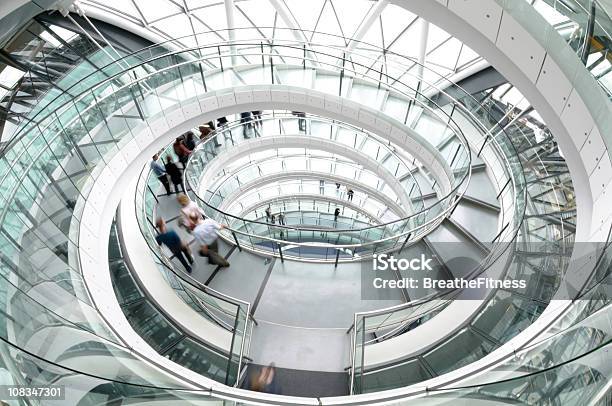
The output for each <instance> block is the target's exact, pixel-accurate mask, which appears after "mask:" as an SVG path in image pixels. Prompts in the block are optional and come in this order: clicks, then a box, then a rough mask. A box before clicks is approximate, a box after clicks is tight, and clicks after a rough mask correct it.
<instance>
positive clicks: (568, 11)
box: [533, 0, 612, 98]
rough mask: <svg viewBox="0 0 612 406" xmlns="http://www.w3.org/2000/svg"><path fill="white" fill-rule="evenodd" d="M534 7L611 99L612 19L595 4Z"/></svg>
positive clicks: (574, 1)
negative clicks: (561, 37)
mask: <svg viewBox="0 0 612 406" xmlns="http://www.w3.org/2000/svg"><path fill="white" fill-rule="evenodd" d="M533 7H534V8H535V9H536V10H537V11H538V12H539V13H540V14H541V15H542V17H544V18H545V19H546V21H548V22H549V23H550V25H552V26H553V28H555V29H556V30H557V32H558V33H559V34H560V35H561V36H563V37H564V38H565V39H566V40H567V42H568V44H569V46H570V47H572V49H573V50H574V51H575V52H576V54H577V55H578V57H579V58H580V60H581V61H582V63H584V65H585V66H586V67H587V69H588V70H589V71H590V72H591V74H592V75H593V76H594V77H595V79H596V80H597V81H598V82H599V84H600V85H601V87H602V88H603V89H604V90H605V91H606V92H607V93H608V97H609V98H612V69H611V67H612V57H611V56H610V51H612V18H610V14H609V13H610V11H611V10H610V9H609V8H608V9H606V7H604V6H603V5H602V3H601V2H600V1H598V0H592V1H586V0H563V1H560V0H536V1H535V2H533Z"/></svg>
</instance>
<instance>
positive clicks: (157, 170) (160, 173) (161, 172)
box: [151, 154, 170, 195]
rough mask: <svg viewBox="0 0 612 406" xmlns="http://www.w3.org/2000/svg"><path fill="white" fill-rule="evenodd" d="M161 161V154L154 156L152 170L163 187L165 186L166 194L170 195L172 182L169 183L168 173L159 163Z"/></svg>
mask: <svg viewBox="0 0 612 406" xmlns="http://www.w3.org/2000/svg"><path fill="white" fill-rule="evenodd" d="M158 159H159V154H155V155H153V160H152V161H151V170H152V171H153V173H154V174H155V176H157V179H158V180H159V181H160V183H161V184H162V185H164V189H166V194H167V195H169V194H170V182H169V181H168V173H167V172H166V169H165V168H164V167H163V166H162V164H160V163H159V162H157V160H158Z"/></svg>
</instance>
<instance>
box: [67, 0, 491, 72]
mask: <svg viewBox="0 0 612 406" xmlns="http://www.w3.org/2000/svg"><path fill="white" fill-rule="evenodd" d="M226 2H227V3H228V4H230V5H231V4H233V11H234V12H233V15H234V17H233V20H234V23H233V24H234V27H235V28H251V30H248V35H249V36H250V37H251V38H249V39H254V38H252V37H253V35H254V32H256V33H257V34H256V35H258V36H260V38H261V39H267V40H272V41H273V40H274V39H278V38H279V36H284V37H285V38H286V36H287V31H283V30H282V29H283V28H291V29H297V30H299V31H301V32H302V34H303V37H302V38H303V39H305V40H307V41H308V42H311V43H313V44H317V43H319V44H324V45H334V46H339V47H347V49H353V50H354V52H356V53H358V52H359V46H357V47H355V44H350V43H351V39H352V38H356V39H358V40H360V41H363V42H365V43H369V44H372V45H375V46H377V47H379V48H382V49H385V50H387V51H392V52H395V53H398V54H400V55H404V56H407V57H411V58H415V59H417V58H418V57H419V55H418V53H419V48H420V46H419V44H420V43H421V42H422V41H425V42H426V44H427V46H426V59H425V63H426V65H427V66H428V68H430V69H431V70H433V71H435V72H437V73H438V74H440V75H443V76H450V75H452V74H454V73H457V72H460V71H462V70H464V69H466V68H468V67H470V66H472V65H474V64H475V63H481V64H482V65H483V66H484V64H486V62H484V61H483V60H482V58H480V57H479V56H478V54H476V53H475V52H474V51H472V50H471V49H470V48H469V47H467V46H466V45H464V44H463V43H461V42H460V41H459V40H457V39H456V38H454V37H452V36H451V35H449V34H448V33H446V32H445V31H443V30H442V29H440V28H438V27H436V26H434V25H432V24H430V26H429V30H428V34H427V35H425V36H423V34H422V32H423V30H422V29H421V22H422V20H421V19H420V18H419V17H418V16H416V15H414V14H412V13H410V12H409V11H407V10H405V9H403V8H401V7H399V6H396V5H394V4H389V3H388V2H386V1H385V2H379V1H374V0H233V1H232V0H226V1H222V0H221V1H220V0H81V1H79V2H78V4H79V6H80V7H81V8H82V9H83V10H84V11H85V12H86V13H88V14H90V15H93V16H97V17H103V18H104V19H105V20H107V21H116V22H117V23H122V25H123V26H125V25H126V24H127V25H128V26H129V25H130V24H134V25H135V27H138V28H140V29H144V30H145V31H144V32H145V33H146V32H148V33H149V34H150V38H149V39H154V40H155V41H156V42H161V41H163V40H171V39H176V38H183V37H184V38H183V39H182V40H181V41H180V45H181V46H183V47H194V46H197V45H198V43H199V44H200V45H203V43H205V42H209V43H211V42H219V41H225V40H228V39H229V38H228V32H227V31H225V30H226V29H227V28H228V27H229V25H228V18H227V13H226V4H225V3H226ZM253 27H257V30H252V28H253ZM203 32H208V33H207V34H204V35H198V36H197V42H196V38H195V37H194V34H200V33H203ZM319 33H324V34H332V35H336V36H337V38H335V37H330V36H328V35H323V34H319ZM423 37H424V38H423ZM236 38H237V39H240V32H239V31H238V32H237V33H236ZM406 69H407V70H408V71H410V70H411V69H414V70H416V69H417V67H416V66H412V67H410V66H407V67H406Z"/></svg>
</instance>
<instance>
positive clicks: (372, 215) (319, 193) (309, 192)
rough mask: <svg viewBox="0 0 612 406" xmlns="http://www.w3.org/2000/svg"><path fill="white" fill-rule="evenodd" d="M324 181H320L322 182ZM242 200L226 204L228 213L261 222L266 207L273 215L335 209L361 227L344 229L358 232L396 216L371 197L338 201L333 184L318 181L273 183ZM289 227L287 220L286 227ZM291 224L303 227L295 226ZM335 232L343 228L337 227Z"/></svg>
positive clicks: (336, 191)
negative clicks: (361, 228)
mask: <svg viewBox="0 0 612 406" xmlns="http://www.w3.org/2000/svg"><path fill="white" fill-rule="evenodd" d="M323 182H324V181H323ZM243 196H244V199H241V201H239V202H238V201H237V202H233V203H232V202H230V203H229V204H228V205H227V206H228V210H229V211H232V212H235V213H236V215H237V216H239V217H242V218H246V219H248V220H256V221H259V222H261V219H264V220H263V221H265V217H266V216H265V210H266V208H267V207H270V211H271V212H272V214H273V215H275V216H276V215H278V214H279V213H283V214H285V213H287V212H290V213H299V212H300V211H301V210H304V211H311V212H315V213H320V214H323V215H329V216H332V217H333V213H334V210H335V209H336V207H338V208H340V209H341V214H340V216H341V217H343V218H345V219H353V220H356V221H358V222H360V223H362V225H361V226H352V227H346V229H349V230H358V229H359V227H363V228H365V227H369V226H370V225H373V224H380V223H382V222H383V216H384V215H385V216H389V217H391V218H392V219H391V220H393V217H394V218H395V219H397V218H399V217H400V216H399V215H397V214H395V213H393V212H390V211H388V208H387V206H386V205H385V204H384V202H381V201H378V200H376V197H375V196H369V195H367V194H365V193H360V192H358V191H357V192H355V194H354V197H353V199H352V200H349V199H347V198H344V199H342V198H341V196H340V192H338V189H336V186H335V185H333V184H332V185H330V184H321V180H309V179H302V180H300V181H297V182H296V181H293V182H291V181H284V182H273V183H268V184H266V185H262V186H261V187H260V188H258V189H256V190H252V191H249V192H248V193H246V194H245V195H243ZM290 224H292V221H290V220H288V221H287V225H290ZM293 224H306V223H296V222H293ZM337 228H339V229H341V230H342V229H345V228H344V227H341V226H338V227H337Z"/></svg>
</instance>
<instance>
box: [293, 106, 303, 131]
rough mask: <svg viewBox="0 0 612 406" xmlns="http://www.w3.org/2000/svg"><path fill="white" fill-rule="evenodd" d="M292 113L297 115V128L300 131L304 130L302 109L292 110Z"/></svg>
mask: <svg viewBox="0 0 612 406" xmlns="http://www.w3.org/2000/svg"><path fill="white" fill-rule="evenodd" d="M291 114H292V115H294V116H296V117H298V128H299V129H300V131H301V132H304V133H305V132H306V118H305V117H306V113H304V112H302V111H292V112H291Z"/></svg>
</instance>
